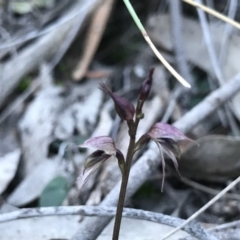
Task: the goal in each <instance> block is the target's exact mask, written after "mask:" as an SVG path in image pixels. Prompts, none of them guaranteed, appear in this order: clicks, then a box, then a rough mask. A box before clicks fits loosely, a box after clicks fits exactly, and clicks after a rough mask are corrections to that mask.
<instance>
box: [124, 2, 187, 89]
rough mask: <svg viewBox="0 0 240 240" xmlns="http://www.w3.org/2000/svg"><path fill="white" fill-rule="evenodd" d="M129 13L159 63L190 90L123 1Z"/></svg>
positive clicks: (131, 8) (130, 7)
mask: <svg viewBox="0 0 240 240" xmlns="http://www.w3.org/2000/svg"><path fill="white" fill-rule="evenodd" d="M123 1H124V3H125V5H126V7H127V9H128V11H129V13H130V14H131V16H132V18H133V20H134V22H135V24H136V25H137V27H138V29H139V30H140V31H141V33H142V35H143V37H144V39H145V40H146V42H147V43H148V45H149V47H150V48H151V49H152V51H153V52H154V54H155V55H156V56H157V58H158V59H159V60H160V61H161V63H162V64H163V66H164V67H166V68H167V70H168V71H169V72H170V73H171V74H172V75H173V76H174V77H175V78H176V79H177V80H178V81H179V82H180V83H181V84H182V85H183V86H184V87H187V88H190V87H191V85H190V84H189V83H188V82H187V81H186V80H185V79H184V78H183V77H182V76H181V75H180V74H179V73H178V72H177V71H176V70H175V69H174V68H173V67H172V66H171V65H170V64H169V63H168V61H167V60H166V59H165V58H164V57H163V55H162V54H161V53H160V52H159V51H158V50H157V48H156V47H155V45H154V44H153V42H152V40H151V39H150V37H149V36H148V34H147V32H146V30H145V28H144V27H143V25H142V23H141V21H140V19H139V18H138V16H137V14H136V13H135V11H134V9H133V7H132V5H131V3H130V2H129V1H128V0H123Z"/></svg>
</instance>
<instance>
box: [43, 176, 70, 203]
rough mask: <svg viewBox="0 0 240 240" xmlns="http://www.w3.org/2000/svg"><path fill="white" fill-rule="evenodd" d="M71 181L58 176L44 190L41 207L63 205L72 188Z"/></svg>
mask: <svg viewBox="0 0 240 240" xmlns="http://www.w3.org/2000/svg"><path fill="white" fill-rule="evenodd" d="M69 185H70V184H69V182H68V181H67V179H66V178H64V177H61V176H58V177H55V178H54V179H52V181H51V182H49V183H48V185H47V186H46V187H45V189H44V190H43V192H42V194H41V196H40V199H39V206H40V207H50V206H61V205H62V203H63V200H64V199H65V198H66V196H67V193H68V191H69V189H70V186H69Z"/></svg>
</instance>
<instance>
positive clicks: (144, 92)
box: [139, 68, 154, 101]
mask: <svg viewBox="0 0 240 240" xmlns="http://www.w3.org/2000/svg"><path fill="white" fill-rule="evenodd" d="M153 72H154V68H150V70H149V74H148V77H147V79H146V80H144V82H143V83H142V86H141V89H140V94H139V100H142V101H145V100H146V99H147V97H148V95H149V92H150V90H151V87H152V75H153Z"/></svg>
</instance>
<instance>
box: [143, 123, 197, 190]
mask: <svg viewBox="0 0 240 240" xmlns="http://www.w3.org/2000/svg"><path fill="white" fill-rule="evenodd" d="M147 135H148V136H149V137H150V138H151V139H152V140H153V141H154V142H155V143H156V144H157V146H158V148H159V151H160V154H161V159H162V170H163V181H162V189H163V185H164V179H165V159H164V155H163V154H164V153H165V154H166V155H167V156H168V157H169V158H170V159H171V160H172V161H173V164H174V167H175V169H176V171H177V172H178V174H179V175H180V173H179V171H178V159H179V157H180V149H179V146H178V143H179V141H185V140H187V141H192V140H191V139H190V138H188V137H187V136H185V135H184V134H183V133H182V132H181V131H180V130H178V129H177V128H175V127H173V126H172V125H169V124H166V123H161V122H159V123H156V124H154V125H153V126H152V128H151V129H150V131H149V132H148V133H147ZM192 142H193V141H192Z"/></svg>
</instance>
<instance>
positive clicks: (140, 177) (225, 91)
mask: <svg viewBox="0 0 240 240" xmlns="http://www.w3.org/2000/svg"><path fill="white" fill-rule="evenodd" d="M239 90H240V73H239V74H238V75H237V76H235V77H234V78H233V79H232V80H231V81H230V82H228V83H227V84H225V85H224V86H222V87H221V88H219V89H218V90H216V91H214V92H213V93H211V94H210V95H209V96H208V97H206V98H205V99H204V100H203V101H202V102H201V103H199V104H198V105H197V106H195V107H194V108H193V109H192V110H191V111H189V112H188V113H186V114H185V115H184V116H183V117H182V118H181V119H179V120H178V121H177V122H175V123H174V126H175V127H177V128H178V129H179V130H181V131H182V132H183V133H187V132H188V131H190V130H191V129H192V128H193V127H194V126H196V125H197V124H198V123H200V122H201V121H202V120H203V119H204V118H206V117H207V116H208V115H210V114H211V113H213V112H214V111H215V110H216V109H217V108H218V107H219V106H220V105H221V104H223V103H224V102H226V101H227V100H229V99H230V98H231V97H233V96H234V94H236V93H237V92H238V91H239ZM158 165H159V159H158V151H157V149H156V147H155V145H150V147H149V149H148V150H147V151H146V152H145V153H144V154H143V155H142V156H141V157H140V158H139V160H138V161H137V162H136V164H134V165H133V167H132V169H131V172H130V177H129V183H128V189H127V195H126V199H129V198H130V197H131V196H132V195H133V194H134V193H135V192H136V191H137V190H138V189H139V188H140V187H141V185H142V184H143V183H144V182H145V181H146V180H147V179H148V178H149V177H150V176H151V174H152V172H153V171H152V170H153V169H156V168H157V166H158ZM120 184H121V183H120V182H118V183H117V184H116V186H115V187H114V188H113V189H112V191H111V192H110V193H109V194H108V195H107V196H106V198H105V199H104V200H103V202H102V203H101V206H116V204H117V202H118V193H119V188H120ZM110 220H111V218H101V219H100V218H98V217H94V218H91V219H89V218H88V219H85V220H84V221H83V222H82V223H81V224H80V226H79V230H78V232H77V233H76V234H75V235H74V236H73V238H72V240H81V239H89V240H91V239H96V238H97V236H98V235H99V233H100V232H101V231H102V230H103V228H104V227H105V226H106V225H107V224H108V223H109V221H110ZM92 226H94V228H93V227H92Z"/></svg>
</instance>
